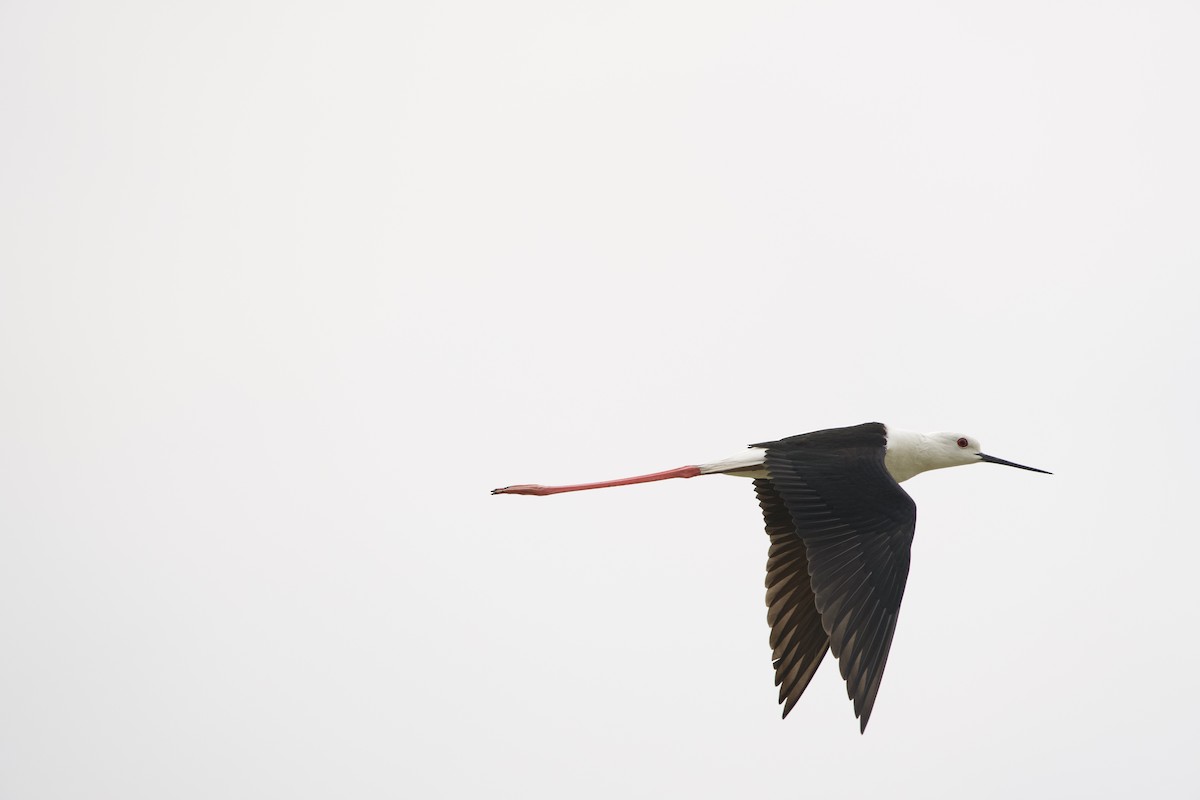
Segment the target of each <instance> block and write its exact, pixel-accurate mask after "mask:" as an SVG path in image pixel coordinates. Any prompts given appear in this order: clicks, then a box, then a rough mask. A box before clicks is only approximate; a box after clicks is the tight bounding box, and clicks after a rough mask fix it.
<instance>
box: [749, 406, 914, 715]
mask: <svg viewBox="0 0 1200 800" xmlns="http://www.w3.org/2000/svg"><path fill="white" fill-rule="evenodd" d="M755 446H756V447H766V449H767V457H766V467H767V474H768V475H769V476H770V482H771V484H772V485H773V489H774V492H775V493H777V495H778V496H779V497H781V498H782V499H783V503H784V505H785V506H786V507H787V510H788V512H789V513H790V515H791V520H792V523H793V525H794V526H795V531H796V535H797V536H798V537H799V538H800V539H801V540H802V541H803V542H804V548H805V554H806V557H807V560H808V573H809V576H810V585H811V591H812V597H813V605H814V608H815V610H816V611H817V612H818V613H819V614H820V616H821V624H822V628H823V630H824V632H825V633H826V634H827V635H828V636H829V642H830V647H831V649H832V650H833V655H834V657H835V658H837V660H838V666H839V667H840V669H841V673H842V677H843V678H844V679H845V680H846V693H847V694H848V695H849V696H850V699H851V700H853V701H854V714H855V716H857V717H859V719H860V730H866V727H867V720H868V719H870V716H871V709H872V708H873V707H874V705H875V697H876V695H877V694H878V693H879V682H880V680H881V679H882V677H883V668H884V666H885V665H886V664H887V656H888V650H889V649H890V648H891V644H892V635H893V634H894V633H895V631H896V616H897V614H898V613H899V611H900V601H901V599H902V598H903V596H904V585H905V583H906V582H907V580H908V565H909V554H910V551H911V547H912V540H913V533H914V531H915V529H916V522H917V507H916V504H915V503H913V501H912V498H911V497H909V496H908V494H907V493H906V492H905V491H904V490H903V489H901V488H900V484H898V483H896V481H895V479H893V478H892V476H891V475H890V474H889V473H888V471H887V468H886V467H885V466H884V454H885V452H886V447H887V429H886V428H885V427H884V426H883V425H881V424H879V423H867V424H866V425H859V426H856V427H854V428H838V429H835V430H831V431H817V432H816V433H810V434H804V435H802V436H793V437H790V438H788V439H783V440H780V441H778V442H768V443H764V444H762V445H755ZM761 498H762V495H761V494H760V503H761V502H762V500H761ZM765 510H766V506H765V505H764V511H765ZM767 524H768V532H770V528H771V525H772V519H771V515H767ZM772 538H773V539H774V536H773V537H772ZM769 569H770V565H769V564H768V570H769ZM772 639H774V634H772ZM773 643H774V642H773ZM810 677H811V676H810ZM801 688H803V687H801Z"/></svg>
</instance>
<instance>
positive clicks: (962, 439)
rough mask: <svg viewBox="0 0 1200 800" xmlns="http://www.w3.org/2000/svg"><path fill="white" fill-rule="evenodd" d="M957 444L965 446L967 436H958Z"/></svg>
mask: <svg viewBox="0 0 1200 800" xmlns="http://www.w3.org/2000/svg"><path fill="white" fill-rule="evenodd" d="M958 446H959V447H966V446H967V437H965V436H962V437H959V440H958Z"/></svg>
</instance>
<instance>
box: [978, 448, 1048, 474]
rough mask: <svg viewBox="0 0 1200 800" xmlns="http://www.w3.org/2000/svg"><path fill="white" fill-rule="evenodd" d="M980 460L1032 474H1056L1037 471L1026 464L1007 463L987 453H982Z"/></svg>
mask: <svg viewBox="0 0 1200 800" xmlns="http://www.w3.org/2000/svg"><path fill="white" fill-rule="evenodd" d="M979 460H980V461H986V462H988V463H989V464H1003V465H1004V466H1006V467H1016V468H1017V469H1027V470H1029V471H1030V472H1040V473H1042V474H1043V475H1053V474H1054V473H1053V472H1046V470H1044V469H1037V468H1036V467H1027V466H1025V465H1024V464H1014V463H1013V462H1011V461H1005V460H1004V459H1003V458H996V457H995V456H989V455H987V454H986V453H980V454H979Z"/></svg>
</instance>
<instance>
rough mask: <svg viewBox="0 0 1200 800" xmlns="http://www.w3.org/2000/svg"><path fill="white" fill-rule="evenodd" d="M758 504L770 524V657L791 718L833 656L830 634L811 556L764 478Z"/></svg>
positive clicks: (756, 487)
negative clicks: (815, 592) (819, 608)
mask: <svg viewBox="0 0 1200 800" xmlns="http://www.w3.org/2000/svg"><path fill="white" fill-rule="evenodd" d="M754 491H755V492H756V493H757V494H758V504H759V505H760V506H761V507H762V511H763V517H764V518H765V519H766V521H767V535H768V536H770V537H771V552H770V555H769V556H768V557H767V623H768V624H769V625H770V626H771V648H772V653H771V658H772V659H773V660H774V662H775V685H776V686H778V687H779V702H780V703H783V704H784V706H783V716H785V717H786V716H787V715H788V712H789V711H791V710H792V706H794V705H796V701H797V700H799V699H800V695H801V694H803V693H804V690H805V689H806V688H808V682H809V681H811V680H812V676H813V674H814V673H815V672H816V671H817V667H819V666H820V665H821V660H822V659H824V658H825V654H826V653H827V652H829V634H827V633H825V629H824V628H823V627H822V626H821V615H820V614H819V613H817V606H816V602H815V600H814V599H813V592H812V584H811V583H810V581H809V579H808V553H807V551H806V550H805V547H804V540H803V539H801V538H800V537H799V536H797V535H796V528H795V526H794V525H793V524H792V516H791V514H790V513H789V512H788V510H787V506H785V505H784V502H783V498H782V497H780V496H779V493H778V492H776V491H775V487H774V486H773V485H772V484H771V482H770V481H769V480H767V479H765V478H758V479H756V480H755V481H754Z"/></svg>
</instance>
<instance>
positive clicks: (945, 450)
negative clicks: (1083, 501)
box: [492, 422, 1050, 731]
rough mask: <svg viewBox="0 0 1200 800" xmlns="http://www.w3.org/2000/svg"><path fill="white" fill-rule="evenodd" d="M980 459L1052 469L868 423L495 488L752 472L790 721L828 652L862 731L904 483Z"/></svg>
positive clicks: (899, 542)
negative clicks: (614, 474) (613, 473)
mask: <svg viewBox="0 0 1200 800" xmlns="http://www.w3.org/2000/svg"><path fill="white" fill-rule="evenodd" d="M980 461H985V462H988V463H992V464H1004V465H1005V466H1009V467H1017V468H1018V469H1027V470H1030V471H1031V472H1042V473H1045V474H1047V475H1048V474H1050V473H1048V472H1046V471H1045V470H1042V469H1034V468H1033V467H1026V466H1023V465H1021V464H1014V463H1013V462H1011V461H1005V460H1003V459H1000V458H995V457H994V456H989V455H986V454H984V453H982V452H980V448H979V442H978V441H977V440H975V439H973V438H972V437H970V436H964V435H962V434H958V433H912V432H909V431H900V430H894V429H889V428H888V427H887V426H886V425H884V424H883V423H880V422H868V423H865V424H863V425H855V426H853V427H849V428H831V429H829V430H823V431H814V432H812V433H802V434H800V435H798V436H789V437H787V438H786V439H780V440H778V441H775V442H761V443H759V444H752V445H750V450H749V451H748V452H746V453H743V454H740V455H737V456H734V457H732V458H726V459H723V460H721V461H714V462H712V463H709V464H696V465H693V466H687V467H679V468H677V469H671V470H667V471H665V472H655V473H652V474H650V475H638V476H635V477H632V478H620V479H617V480H612V481H601V482H599V483H580V484H574V485H571V486H540V485H536V484H524V485H520V486H506V487H504V488H503V489H494V490H492V494H530V495H547V494H558V493H560V492H577V491H582V490H584V489H603V488H607V487H610V486H625V485H627V484H631V483H647V482H649V481H661V480H666V479H668V478H694V477H696V476H697V475H711V474H720V475H736V476H740V477H746V478H752V479H754V491H755V492H756V493H757V494H758V504H759V506H761V507H762V512H763V517H764V518H765V519H766V528H767V534H768V535H769V536H770V537H771V549H770V554H769V556H768V558H767V609H768V610H767V622H768V623H769V624H770V626H771V647H772V648H773V654H772V658H773V659H774V663H775V684H776V685H777V686H778V687H779V702H780V703H782V704H783V716H785V717H786V716H787V715H788V712H789V711H791V710H792V707H793V706H794V705H795V704H796V701H797V700H799V699H800V695H801V694H802V693H803V692H804V690H805V688H806V687H807V686H808V683H809V681H810V680H812V676H813V674H814V673H815V672H816V670H817V666H818V665H819V664H820V663H821V660H822V659H823V658H824V657H825V653H826V652H827V651H829V650H831V649H832V650H833V655H834V658H836V659H837V660H838V665H839V666H840V668H841V673H842V678H844V679H845V681H846V693H847V694H848V695H849V696H850V699H851V700H852V701H853V702H854V715H855V716H856V717H858V718H859V720H860V723H859V730H860V731H865V730H866V729H867V720H868V719H870V717H871V709H872V708H873V707H874V705H875V696H876V695H877V694H878V692H879V682H880V680H881V679H882V677H883V668H884V665H885V664H887V657H888V650H889V649H890V648H891V644H892V635H893V634H894V633H895V631H896V617H897V615H898V614H899V612H900V601H901V599H902V598H903V597H904V584H905V582H906V581H907V579H908V564H909V552H910V548H911V545H912V540H913V533H914V531H915V530H916V524H917V506H916V504H915V503H914V502H913V500H912V498H911V497H909V496H908V493H907V492H905V491H904V490H903V489H901V488H900V483H901V482H902V481H906V480H908V479H909V478H911V477H913V476H914V475H917V474H919V473H922V472H926V471H928V470H931V469H941V468H942V467H956V466H960V465H963V464H974V463H977V462H980Z"/></svg>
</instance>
